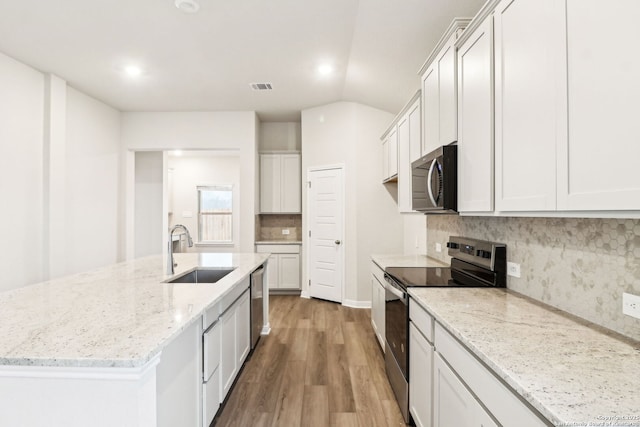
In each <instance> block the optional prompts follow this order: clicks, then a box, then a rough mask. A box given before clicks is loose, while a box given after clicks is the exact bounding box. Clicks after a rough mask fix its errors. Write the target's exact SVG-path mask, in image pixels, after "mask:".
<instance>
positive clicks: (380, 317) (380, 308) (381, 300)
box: [376, 279, 386, 351]
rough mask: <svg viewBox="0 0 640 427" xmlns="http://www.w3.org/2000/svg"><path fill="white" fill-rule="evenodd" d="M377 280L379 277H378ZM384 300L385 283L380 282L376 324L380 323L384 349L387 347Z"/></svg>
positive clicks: (381, 343) (379, 328)
mask: <svg viewBox="0 0 640 427" xmlns="http://www.w3.org/2000/svg"><path fill="white" fill-rule="evenodd" d="M376 280H377V279H376ZM384 301H385V292H384V285H383V284H382V283H380V282H378V307H377V312H378V316H377V320H376V324H377V325H378V340H379V341H380V345H381V346H382V351H384V349H385V339H386V337H385V321H386V317H385V315H384Z"/></svg>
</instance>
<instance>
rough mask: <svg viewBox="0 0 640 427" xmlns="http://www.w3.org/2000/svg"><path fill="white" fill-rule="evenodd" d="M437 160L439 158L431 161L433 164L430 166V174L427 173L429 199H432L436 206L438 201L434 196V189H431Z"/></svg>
mask: <svg viewBox="0 0 640 427" xmlns="http://www.w3.org/2000/svg"><path fill="white" fill-rule="evenodd" d="M437 160H438V159H433V161H432V162H431V166H429V174H428V175H427V193H428V194H429V199H430V200H431V203H432V204H433V206H434V207H437V206H438V203H436V199H435V197H433V191H431V182H432V180H433V170H434V169H435V168H436V161H437Z"/></svg>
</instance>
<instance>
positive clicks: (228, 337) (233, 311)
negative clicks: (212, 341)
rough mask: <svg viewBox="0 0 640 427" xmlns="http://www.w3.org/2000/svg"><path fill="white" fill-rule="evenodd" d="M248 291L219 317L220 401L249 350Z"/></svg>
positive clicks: (225, 394) (229, 387)
mask: <svg viewBox="0 0 640 427" xmlns="http://www.w3.org/2000/svg"><path fill="white" fill-rule="evenodd" d="M249 316H250V307H249V289H247V290H246V291H245V292H244V293H243V294H242V296H241V297H240V298H238V300H237V301H236V302H235V303H233V305H232V306H231V307H229V308H228V309H227V310H226V311H225V312H224V313H222V315H221V316H220V391H221V395H220V401H223V400H224V399H225V397H226V396H227V393H229V390H230V389H231V386H232V385H233V381H234V380H235V378H236V376H237V375H238V372H239V371H240V368H241V367H242V364H243V363H244V360H245V359H246V357H247V354H249V348H250V337H249V334H250V324H249Z"/></svg>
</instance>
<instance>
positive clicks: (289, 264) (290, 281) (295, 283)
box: [256, 244, 300, 291]
mask: <svg viewBox="0 0 640 427" xmlns="http://www.w3.org/2000/svg"><path fill="white" fill-rule="evenodd" d="M256 252H259V253H271V256H269V265H268V267H267V276H266V279H267V285H268V286H269V290H283V291H286V290H299V289H300V245H268V244H267V245H264V244H258V245H256Z"/></svg>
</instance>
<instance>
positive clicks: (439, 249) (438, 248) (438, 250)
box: [436, 243, 442, 252]
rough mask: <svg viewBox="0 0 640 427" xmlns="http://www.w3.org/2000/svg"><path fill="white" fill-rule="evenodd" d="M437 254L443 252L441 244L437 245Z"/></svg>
mask: <svg viewBox="0 0 640 427" xmlns="http://www.w3.org/2000/svg"><path fill="white" fill-rule="evenodd" d="M436 252H442V245H441V244H440V243H436Z"/></svg>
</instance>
